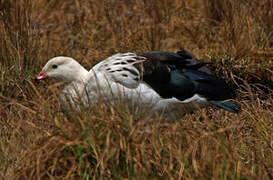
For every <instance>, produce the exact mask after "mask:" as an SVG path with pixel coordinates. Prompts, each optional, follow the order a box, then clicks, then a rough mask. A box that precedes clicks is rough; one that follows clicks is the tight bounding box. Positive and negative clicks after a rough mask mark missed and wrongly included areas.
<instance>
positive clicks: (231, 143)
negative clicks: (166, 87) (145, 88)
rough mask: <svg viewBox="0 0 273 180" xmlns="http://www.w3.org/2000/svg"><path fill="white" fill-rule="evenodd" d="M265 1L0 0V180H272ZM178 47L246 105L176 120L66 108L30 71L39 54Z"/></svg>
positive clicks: (83, 58)
mask: <svg viewBox="0 0 273 180" xmlns="http://www.w3.org/2000/svg"><path fill="white" fill-rule="evenodd" d="M272 19H273V3H272V1H271V0H260V1H230V0H222V1H217V0H210V1H209V0H200V1H197V0H196V1H190V0H185V1H180V0H172V1H171V0H162V1H156V0H149V1H147V0H145V1H132V0H128V1H116V0H108V1H79V0H73V1H72V0H67V1H56V0H51V1H45V0H36V1H30V0H26V1H13V0H6V1H0V46H1V49H0V178H1V179H91V178H94V179H95V178H101V179H150V178H153V179H273V177H272V176H273V173H272V172H273V166H272V164H273V159H272V157H273V156H272V154H273V148H272V137H273V131H272V129H273V127H272V125H273V119H272V116H273V114H272V110H273V109H272V104H273V86H272V84H273V75H272V72H273V68H272V67H273V61H272V60H273V49H272V48H273V35H272V34H273V33H272ZM180 48H185V49H187V50H189V51H190V52H192V53H193V54H194V55H195V56H197V57H198V58H200V59H202V60H203V61H205V62H211V64H210V68H211V69H212V70H213V71H214V72H215V74H216V75H217V76H219V77H223V78H226V79H227V81H228V83H229V84H230V86H231V87H233V88H234V89H236V94H237V97H238V98H237V99H236V101H237V102H238V103H239V104H240V105H241V106H242V112H241V113H239V114H231V113H228V112H225V111H222V110H219V109H214V108H206V109H201V110H198V111H197V112H196V113H194V114H186V115H185V116H183V117H181V118H179V119H177V121H175V122H173V123H167V122H165V121H164V118H162V117H155V118H152V119H147V118H146V117H145V115H142V116H136V115H135V114H133V113H131V112H130V111H129V109H128V108H127V107H126V105H120V106H117V107H116V108H115V109H107V108H104V107H103V106H99V107H96V106H94V107H90V108H87V109H84V110H83V112H82V113H77V112H71V114H70V115H71V118H69V119H68V118H66V116H65V115H64V114H63V113H62V111H61V107H60V102H59V100H58V98H57V94H58V89H57V88H56V85H54V84H53V85H52V83H51V82H43V83H39V84H36V83H34V81H33V78H34V76H35V74H37V73H38V72H39V71H40V70H41V68H42V66H43V65H44V64H45V62H46V61H47V60H48V59H49V58H51V57H53V56H56V55H65V56H71V57H73V58H75V59H77V60H78V61H79V62H80V63H81V64H83V65H84V66H85V67H87V68H89V69H90V68H91V67H92V66H93V65H94V64H95V63H97V62H99V61H101V60H103V59H104V58H106V57H108V56H110V55H112V54H113V53H116V52H128V51H149V50H164V51H177V50H179V49H180Z"/></svg>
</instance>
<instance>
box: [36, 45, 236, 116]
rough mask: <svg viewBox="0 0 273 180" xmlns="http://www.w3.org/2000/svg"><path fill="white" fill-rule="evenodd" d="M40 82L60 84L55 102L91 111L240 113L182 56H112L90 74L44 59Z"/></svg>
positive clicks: (203, 70) (218, 85)
mask: <svg viewBox="0 0 273 180" xmlns="http://www.w3.org/2000/svg"><path fill="white" fill-rule="evenodd" d="M44 78H54V79H56V80H59V81H62V82H64V85H63V87H62V94H61V95H60V97H61V100H62V101H66V100H67V99H68V101H69V102H70V103H71V104H72V105H73V106H77V104H78V103H83V104H84V105H86V106H89V105H94V104H96V103H97V102H98V101H99V100H100V98H103V99H104V100H106V102H108V103H109V104H110V105H114V104H115V102H116V101H117V100H118V101H119V100H122V101H126V102H127V103H128V104H132V105H137V106H138V107H141V108H149V110H150V111H151V113H153V112H162V111H164V112H172V111H174V110H177V111H179V112H182V113H185V112H189V111H193V110H194V109H196V108H201V107H204V106H207V105H212V104H214V105H216V106H218V107H220V108H222V109H225V110H227V111H230V112H233V113H237V112H239V111H240V107H239V106H238V105H236V104H234V103H232V102H231V101H230V99H231V98H232V91H231V90H230V88H229V87H228V86H227V84H226V83H225V81H224V80H223V79H219V78H217V77H215V76H214V75H212V74H211V71H210V70H209V69H208V68H207V67H206V66H205V63H202V62H200V61H198V60H196V59H195V58H194V57H193V56H192V55H191V54H190V53H188V52H187V51H185V50H182V51H178V52H177V53H170V52H161V51H150V52H139V53H118V54H115V55H113V56H110V57H108V58H107V59H105V60H103V61H101V62H100V63H98V64H97V65H95V66H94V67H93V68H92V69H91V70H90V71H87V70H86V69H85V68H84V67H82V66H81V65H80V64H79V63H78V62H77V61H76V60H74V59H72V58H70V57H63V56H59V57H55V58H52V59H50V60H49V61H48V62H47V63H46V65H45V66H44V67H43V69H42V71H41V72H40V74H39V75H38V76H37V77H36V79H38V80H41V79H44ZM134 107H135V106H134Z"/></svg>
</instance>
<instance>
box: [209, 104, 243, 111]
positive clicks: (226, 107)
mask: <svg viewBox="0 0 273 180" xmlns="http://www.w3.org/2000/svg"><path fill="white" fill-rule="evenodd" d="M210 102H211V103H212V104H214V105H216V106H217V107H219V108H222V109H224V110H227V111H229V112H233V113H239V112H240V111H241V107H240V106H239V105H237V104H235V103H233V102H231V101H210Z"/></svg>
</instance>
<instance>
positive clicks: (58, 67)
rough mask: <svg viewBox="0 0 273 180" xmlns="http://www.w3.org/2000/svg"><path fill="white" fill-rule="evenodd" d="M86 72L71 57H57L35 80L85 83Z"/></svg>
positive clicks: (48, 63)
mask: <svg viewBox="0 0 273 180" xmlns="http://www.w3.org/2000/svg"><path fill="white" fill-rule="evenodd" d="M87 76H88V71H87V70H86V69H85V68H84V67H82V66H81V65H80V64H79V63H78V62H77V61H76V60H74V59H73V58H71V57H65V56H58V57H54V58H52V59H50V60H49V61H48V62H47V63H46V64H45V66H44V67H43V69H42V71H41V72H40V73H39V74H38V76H37V77H36V80H42V79H46V78H48V79H55V80H56V81H59V82H73V81H85V80H86V78H87Z"/></svg>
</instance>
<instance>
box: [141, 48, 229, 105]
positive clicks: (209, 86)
mask: <svg viewBox="0 0 273 180" xmlns="http://www.w3.org/2000/svg"><path fill="white" fill-rule="evenodd" d="M137 55H138V56H143V57H145V58H146V59H147V60H146V61H145V62H144V63H143V67H144V74H143V80H144V81H145V82H146V83H147V84H149V85H150V86H151V87H152V88H153V89H154V90H155V91H156V92H157V93H158V94H159V95H160V96H161V97H163V98H172V97H175V98H177V99H179V100H181V101H183V100H185V99H188V98H190V97H192V96H193V95H194V94H199V95H201V96H204V97H205V98H207V99H208V100H225V99H229V98H231V97H232V91H231V90H230V89H229V88H228V86H227V84H226V83H225V81H224V80H223V79H219V78H217V77H215V76H214V75H212V74H211V72H210V70H209V69H208V68H207V67H205V65H206V63H202V62H200V61H198V60H197V59H195V58H194V57H193V56H192V55H191V54H190V53H189V52H187V51H185V50H181V51H178V52H177V53H171V52H162V51H151V52H145V53H137Z"/></svg>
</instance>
